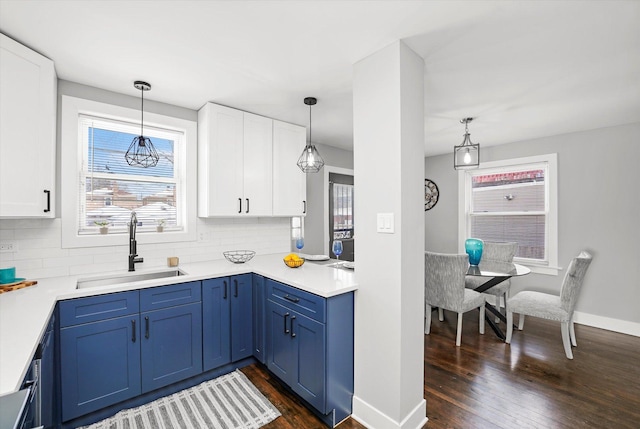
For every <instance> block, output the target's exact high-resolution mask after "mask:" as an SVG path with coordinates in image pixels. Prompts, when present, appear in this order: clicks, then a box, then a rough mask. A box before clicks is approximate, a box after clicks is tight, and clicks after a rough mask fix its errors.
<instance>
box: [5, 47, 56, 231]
mask: <svg viewBox="0 0 640 429" xmlns="http://www.w3.org/2000/svg"><path fill="white" fill-rule="evenodd" d="M56 90H57V78H56V73H55V69H54V65H53V62H52V61H51V60H49V59H48V58H45V57H43V56H42V55H40V54H38V53H37V52H34V51H32V50H31V49H29V48H27V47H25V46H23V45H21V44H19V43H17V42H15V41H14V40H12V39H10V38H8V37H7V36H5V35H4V34H0V217H2V218H36V217H38V218H52V217H54V216H55V207H54V203H55V196H54V191H55V189H56V188H55V163H56Z"/></svg>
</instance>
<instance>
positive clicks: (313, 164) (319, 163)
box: [298, 97, 324, 173]
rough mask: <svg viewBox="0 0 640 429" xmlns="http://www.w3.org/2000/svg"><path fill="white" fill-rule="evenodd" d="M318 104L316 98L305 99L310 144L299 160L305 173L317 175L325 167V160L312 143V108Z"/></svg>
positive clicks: (299, 164) (299, 165)
mask: <svg viewBox="0 0 640 429" xmlns="http://www.w3.org/2000/svg"><path fill="white" fill-rule="evenodd" d="M317 102H318V100H317V99H315V98H314V97H307V98H305V99H304V104H306V105H307V106H309V143H307V145H306V146H305V147H304V150H303V151H302V154H301V155H300V158H298V167H300V170H302V171H303V172H305V173H317V172H318V171H320V169H321V168H322V167H323V166H324V159H322V157H321V156H320V153H319V152H318V149H316V147H315V146H314V145H313V144H312V143H311V106H313V105H315V104H316V103H317Z"/></svg>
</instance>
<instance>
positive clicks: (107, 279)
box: [76, 270, 186, 289]
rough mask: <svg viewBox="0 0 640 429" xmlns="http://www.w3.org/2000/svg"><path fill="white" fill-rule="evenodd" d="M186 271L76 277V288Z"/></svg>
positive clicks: (129, 281)
mask: <svg viewBox="0 0 640 429" xmlns="http://www.w3.org/2000/svg"><path fill="white" fill-rule="evenodd" d="M185 274H186V273H185V272H184V271H181V270H169V271H167V270H164V271H151V272H145V273H135V272H134V273H126V274H118V275H113V276H101V277H91V278H85V279H78V284H77V286H76V289H85V288H92V287H99V286H112V285H119V284H124V283H135V282H142V281H145V280H154V279H164V278H169V277H178V276H184V275H185Z"/></svg>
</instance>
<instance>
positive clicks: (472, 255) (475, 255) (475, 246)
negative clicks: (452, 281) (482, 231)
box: [464, 238, 484, 265]
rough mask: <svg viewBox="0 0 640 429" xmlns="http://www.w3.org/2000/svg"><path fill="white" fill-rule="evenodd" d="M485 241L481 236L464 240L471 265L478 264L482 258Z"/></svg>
mask: <svg viewBox="0 0 640 429" xmlns="http://www.w3.org/2000/svg"><path fill="white" fill-rule="evenodd" d="M483 247H484V241H482V240H480V239H479V238H467V240H466V241H465V242H464V250H465V251H466V252H467V255H469V265H478V264H479V263H480V259H481V258H482V249H483Z"/></svg>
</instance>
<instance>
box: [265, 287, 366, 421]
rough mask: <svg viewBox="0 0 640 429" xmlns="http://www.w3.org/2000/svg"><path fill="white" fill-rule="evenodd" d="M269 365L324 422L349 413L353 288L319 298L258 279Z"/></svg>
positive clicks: (351, 391) (351, 372) (351, 387)
mask: <svg viewBox="0 0 640 429" xmlns="http://www.w3.org/2000/svg"><path fill="white" fill-rule="evenodd" d="M264 293H265V297H266V314H265V321H266V322H265V323H266V345H265V348H264V351H265V356H266V364H267V367H268V368H269V370H270V371H271V372H272V373H274V374H275V375H276V376H277V377H278V378H280V379H281V380H282V381H283V382H285V383H286V384H287V385H288V386H289V387H290V388H291V389H292V390H293V391H294V392H295V393H297V394H298V395H299V396H300V397H301V398H302V399H304V400H305V401H306V402H307V403H308V404H309V405H311V406H312V407H313V409H315V410H316V414H318V416H319V417H320V418H321V419H322V420H323V421H324V422H325V423H326V424H328V425H329V426H330V427H334V426H336V425H337V424H338V423H340V422H341V421H342V420H344V419H345V418H347V417H348V416H349V415H350V414H351V403H352V399H353V332H354V324H353V303H354V302H353V298H354V296H353V293H345V294H341V295H337V296H333V297H329V298H323V297H320V296H318V295H314V294H311V293H309V292H306V291H302V290H300V289H297V288H294V287H292V286H289V285H285V284H282V283H280V282H276V281H274V280H271V279H265V280H264Z"/></svg>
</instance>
